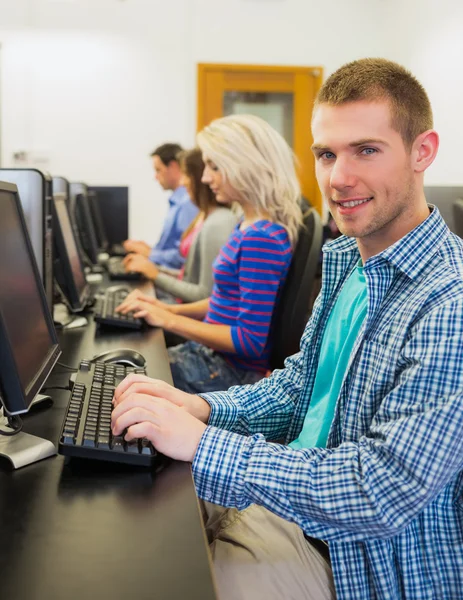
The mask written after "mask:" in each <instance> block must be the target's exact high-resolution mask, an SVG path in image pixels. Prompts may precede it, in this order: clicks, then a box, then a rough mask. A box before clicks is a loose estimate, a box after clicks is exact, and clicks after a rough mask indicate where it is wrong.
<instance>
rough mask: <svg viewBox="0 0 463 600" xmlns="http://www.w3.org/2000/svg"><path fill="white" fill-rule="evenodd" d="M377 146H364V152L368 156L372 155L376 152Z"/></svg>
mask: <svg viewBox="0 0 463 600" xmlns="http://www.w3.org/2000/svg"><path fill="white" fill-rule="evenodd" d="M376 152H377V150H376V148H363V150H362V154H366V155H367V156H371V155H372V154H376Z"/></svg>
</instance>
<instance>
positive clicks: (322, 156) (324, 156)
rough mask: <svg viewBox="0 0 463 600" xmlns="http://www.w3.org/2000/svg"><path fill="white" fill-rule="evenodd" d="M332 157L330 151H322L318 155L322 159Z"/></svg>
mask: <svg viewBox="0 0 463 600" xmlns="http://www.w3.org/2000/svg"><path fill="white" fill-rule="evenodd" d="M334 157H335V156H334V154H333V153H332V152H322V153H321V154H319V155H318V158H321V159H322V160H332V159H333V158H334Z"/></svg>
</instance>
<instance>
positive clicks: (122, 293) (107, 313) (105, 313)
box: [93, 287, 144, 329]
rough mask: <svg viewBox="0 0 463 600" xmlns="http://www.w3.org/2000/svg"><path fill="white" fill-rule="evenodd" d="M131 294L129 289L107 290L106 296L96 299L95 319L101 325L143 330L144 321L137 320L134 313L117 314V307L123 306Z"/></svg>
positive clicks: (116, 288)
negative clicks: (122, 303)
mask: <svg viewBox="0 0 463 600" xmlns="http://www.w3.org/2000/svg"><path fill="white" fill-rule="evenodd" d="M129 293H130V290H129V289H128V288H124V287H115V288H113V289H112V288H108V289H107V290H105V293H104V295H101V296H96V297H95V305H94V308H93V312H94V318H95V321H96V322H97V323H99V324H100V325H108V326H110V327H125V328H128V329H141V328H142V327H143V325H144V321H143V320H142V319H136V318H135V317H134V316H133V312H130V313H127V314H126V315H122V314H120V313H117V312H116V307H117V306H119V304H121V302H123V301H124V300H125V298H126V297H127V295H128V294H129Z"/></svg>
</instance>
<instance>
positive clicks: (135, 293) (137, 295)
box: [116, 289, 170, 314]
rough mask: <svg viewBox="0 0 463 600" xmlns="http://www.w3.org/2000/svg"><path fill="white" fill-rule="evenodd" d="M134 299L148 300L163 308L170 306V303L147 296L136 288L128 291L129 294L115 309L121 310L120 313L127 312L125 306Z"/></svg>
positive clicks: (166, 308)
mask: <svg viewBox="0 0 463 600" xmlns="http://www.w3.org/2000/svg"><path fill="white" fill-rule="evenodd" d="M135 300H141V301H143V302H148V303H149V304H153V305H155V306H159V307H160V308H163V309H164V310H169V308H170V304H166V303H165V302H161V301H160V300H156V298H153V296H148V295H147V294H144V293H143V292H141V291H140V290H138V289H137V290H133V291H132V292H130V294H129V295H128V296H126V297H125V299H124V302H122V303H121V304H119V306H117V307H116V311H117V312H121V313H122V314H125V313H127V312H129V311H128V309H127V307H128V306H129V305H130V304H132V303H133V302H134V301H135Z"/></svg>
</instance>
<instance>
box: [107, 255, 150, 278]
mask: <svg viewBox="0 0 463 600" xmlns="http://www.w3.org/2000/svg"><path fill="white" fill-rule="evenodd" d="M106 268H107V269H108V275H109V278H110V279H112V280H116V281H118V280H124V281H140V280H141V279H143V277H142V275H141V273H135V271H126V270H125V267H124V265H123V264H122V259H120V258H115V257H112V258H110V259H109V260H108V262H107V263H106Z"/></svg>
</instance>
